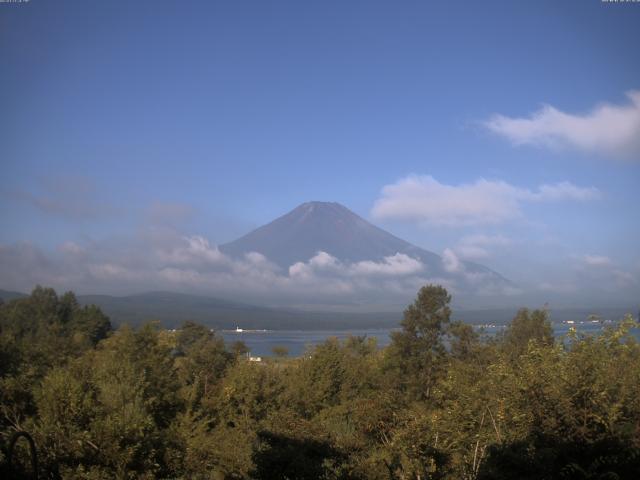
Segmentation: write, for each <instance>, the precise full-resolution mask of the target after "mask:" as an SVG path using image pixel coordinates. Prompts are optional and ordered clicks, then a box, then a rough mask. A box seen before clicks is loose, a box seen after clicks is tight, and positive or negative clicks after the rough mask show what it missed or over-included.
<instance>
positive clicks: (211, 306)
mask: <svg viewBox="0 0 640 480" xmlns="http://www.w3.org/2000/svg"><path fill="white" fill-rule="evenodd" d="M27 296H28V295H26V294H24V293H20V292H13V291H8V290H0V299H2V300H3V301H5V302H7V301H10V300H14V299H17V298H24V297H27ZM78 301H79V302H80V303H81V304H82V305H89V304H95V305H98V306H99V307H100V308H101V309H102V310H103V311H104V312H105V313H106V314H107V315H108V316H109V318H110V319H111V321H112V322H113V323H114V324H115V325H122V324H129V325H132V326H137V325H141V324H142V323H145V322H147V321H150V320H158V321H160V323H161V324H162V325H163V326H164V327H166V328H175V327H178V326H180V325H181V324H182V323H183V322H184V321H185V320H192V321H195V322H198V323H201V324H204V325H207V326H209V327H211V328H216V329H233V328H235V327H237V326H239V327H241V328H246V329H262V328H266V329H270V330H285V329H286V330H349V329H358V328H393V327H397V326H398V325H399V323H400V319H401V318H402V312H401V309H398V311H397V312H393V311H387V312H374V313H347V312H316V311H310V312H306V311H300V310H287V309H272V308H266V307H260V306H255V305H247V304H242V303H236V302H231V301H228V300H222V299H218V298H212V297H204V296H198V295H188V294H182V293H173V292H149V293H142V294H137V295H128V296H121V297H119V296H111V295H79V296H78ZM516 312H517V309H516V308H494V309H482V310H480V309H476V310H459V309H454V310H453V313H452V319H454V320H462V321H464V322H467V323H471V324H487V323H494V324H505V323H508V322H510V321H511V319H512V318H513V317H514V316H515V314H516ZM627 313H637V312H634V311H633V310H632V309H630V308H560V309H552V310H551V312H550V318H551V320H552V321H553V322H563V321H566V320H576V321H579V320H586V319H587V317H588V316H589V315H590V314H596V315H599V316H600V317H601V318H602V319H603V320H607V319H610V320H618V319H620V318H622V317H623V316H624V315H625V314H627Z"/></svg>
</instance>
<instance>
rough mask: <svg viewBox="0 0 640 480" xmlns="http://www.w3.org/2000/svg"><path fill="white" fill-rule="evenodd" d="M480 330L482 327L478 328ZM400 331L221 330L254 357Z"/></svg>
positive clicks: (590, 329) (492, 330) (557, 327)
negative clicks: (275, 350) (282, 349)
mask: <svg viewBox="0 0 640 480" xmlns="http://www.w3.org/2000/svg"><path fill="white" fill-rule="evenodd" d="M571 327H575V328H576V330H578V332H580V333H589V334H597V333H599V332H601V331H602V328H603V326H602V325H601V324H600V323H579V324H573V325H572V324H567V323H557V324H554V325H553V331H554V333H555V335H556V336H557V337H560V336H562V335H565V334H567V333H568V332H569V329H570V328H571ZM476 328H478V329H479V328H480V327H476ZM504 328H505V327H504V326H503V325H490V326H484V327H483V329H484V332H485V334H487V335H495V334H496V333H498V332H500V331H501V330H502V329H504ZM394 330H398V329H391V328H379V329H375V328H374V329H354V330H315V331H314V330H312V331H309V330H267V331H244V332H240V333H237V332H234V331H220V332H218V333H219V334H221V335H222V337H223V338H224V341H225V343H233V342H236V341H238V340H240V341H242V342H244V343H245V344H246V345H247V347H249V350H250V351H251V355H252V356H259V357H265V356H271V355H273V353H272V349H273V347H276V346H282V347H286V348H287V349H288V350H289V356H293V357H297V356H300V355H302V354H303V353H304V351H305V350H306V349H307V348H309V347H311V346H314V345H318V344H320V343H322V342H324V341H325V340H326V339H327V338H329V337H336V338H338V339H340V340H342V339H345V338H347V337H349V336H361V337H362V336H366V337H367V338H375V339H376V340H377V342H378V346H379V347H385V346H387V345H388V344H389V342H390V341H391V338H390V336H389V334H390V333H391V332H392V331H394ZM634 335H635V336H636V338H639V339H640V331H639V330H638V329H636V330H635V331H634Z"/></svg>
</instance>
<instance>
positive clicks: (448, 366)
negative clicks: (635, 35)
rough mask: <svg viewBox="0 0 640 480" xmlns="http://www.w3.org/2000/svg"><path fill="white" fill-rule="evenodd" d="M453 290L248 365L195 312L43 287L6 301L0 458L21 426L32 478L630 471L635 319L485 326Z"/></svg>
mask: <svg viewBox="0 0 640 480" xmlns="http://www.w3.org/2000/svg"><path fill="white" fill-rule="evenodd" d="M449 303H450V296H449V295H448V294H447V292H446V290H444V289H443V288H441V287H438V286H427V287H424V288H422V289H421V290H420V292H419V293H418V296H417V298H416V300H415V302H414V303H413V304H412V305H410V306H409V307H408V308H407V309H406V310H405V312H404V318H403V320H402V324H401V327H402V328H401V330H400V331H398V332H396V333H393V335H392V341H391V344H390V345H389V346H388V347H387V348H384V349H379V348H378V347H377V345H376V344H375V341H374V340H373V339H369V338H363V337H351V338H348V339H347V340H345V341H344V342H339V341H337V340H335V339H329V340H327V341H326V342H325V343H324V344H321V345H318V346H316V347H315V348H313V349H311V350H309V351H308V352H307V353H306V354H305V355H304V356H302V357H299V358H292V359H287V358H278V359H269V360H267V361H265V362H262V363H254V362H249V361H247V360H246V357H245V355H244V353H245V352H246V349H245V348H244V346H243V345H242V344H239V343H237V344H233V345H225V343H224V342H223V340H222V339H221V338H220V337H219V336H217V335H215V334H213V333H211V332H210V331H209V330H208V329H207V328H205V327H203V326H200V325H197V324H194V323H186V324H184V325H183V327H182V328H181V329H180V330H179V331H178V332H175V333H172V332H169V331H167V330H163V329H161V328H159V326H158V325H157V324H147V325H145V326H143V327H140V328H139V329H137V330H134V329H131V328H128V327H121V328H119V329H118V330H116V331H114V330H113V329H112V328H111V325H110V323H109V319H108V318H107V317H106V316H105V315H104V314H103V313H102V312H101V311H100V310H99V309H98V308H96V307H81V306H79V305H78V302H77V300H76V298H75V296H74V295H73V294H72V293H66V294H64V295H62V296H57V295H56V293H55V292H54V291H53V290H51V289H46V288H41V287H38V288H36V289H35V290H34V291H33V292H32V294H31V296H30V297H28V298H24V299H17V300H12V301H10V302H7V303H4V304H0V329H1V330H0V407H1V412H0V431H1V434H2V438H0V445H2V453H1V454H0V465H2V468H3V469H4V470H0V471H1V472H3V473H6V472H8V470H7V468H8V467H7V461H6V460H7V459H6V448H7V444H8V442H9V438H10V436H11V435H12V433H13V432H15V431H27V432H29V433H30V435H31V436H32V437H33V439H34V440H35V443H36V446H37V451H38V458H39V470H40V472H39V473H40V478H70V479H76V478H77V479H80V478H82V479H113V478H119V479H125V478H149V479H151V478H180V479H209V478H211V479H236V478H238V479H241V478H256V479H373V480H375V479H380V480H382V479H416V480H417V479H421V480H424V479H469V480H471V479H555V478H567V479H592V478H593V479H637V478H640V345H639V344H638V343H637V341H636V340H635V338H634V337H633V335H631V334H630V329H631V328H635V327H637V325H636V324H635V323H634V321H633V319H632V318H631V317H630V316H629V317H627V318H626V319H625V320H624V321H622V322H620V324H619V325H617V326H616V327H615V328H610V329H606V330H604V331H603V333H602V334H601V335H598V336H582V335H580V334H577V333H575V332H574V333H571V334H570V335H569V336H568V337H566V338H564V339H561V340H554V336H553V331H552V329H551V325H550V323H549V321H548V319H547V315H546V313H545V312H544V311H532V312H530V311H527V310H522V311H520V312H519V313H518V314H517V316H516V317H515V318H514V319H513V321H512V322H511V324H510V325H509V326H508V328H507V329H506V330H505V332H504V334H502V335H500V336H499V337H492V338H483V337H481V336H479V335H478V334H477V333H476V332H475V331H474V330H473V329H472V328H471V327H470V326H468V325H466V324H464V323H460V322H452V321H451V320H450V315H451V312H450V309H449ZM18 454H22V455H23V456H26V453H25V452H20V451H19V452H18ZM18 457H20V455H18ZM18 460H20V458H18ZM22 461H23V462H24V463H26V459H25V458H23V459H22ZM18 463H19V462H18ZM25 469H26V470H28V466H27V467H25Z"/></svg>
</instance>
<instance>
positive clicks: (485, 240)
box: [454, 233, 512, 260]
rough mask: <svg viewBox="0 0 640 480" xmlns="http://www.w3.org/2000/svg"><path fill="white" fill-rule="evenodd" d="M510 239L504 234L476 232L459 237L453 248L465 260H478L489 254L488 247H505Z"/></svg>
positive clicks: (509, 243) (509, 242)
mask: <svg viewBox="0 0 640 480" xmlns="http://www.w3.org/2000/svg"><path fill="white" fill-rule="evenodd" d="M511 243H512V242H511V239H509V238H507V237H505V236H504V235H486V234H482V233H476V234H473V235H467V236H464V237H462V238H461V239H460V241H459V242H458V244H457V245H456V246H455V248H454V250H455V252H456V254H458V255H459V256H460V257H462V258H465V259H467V260H479V259H483V258H487V257H489V256H490V249H492V248H494V247H507V246H509V245H511Z"/></svg>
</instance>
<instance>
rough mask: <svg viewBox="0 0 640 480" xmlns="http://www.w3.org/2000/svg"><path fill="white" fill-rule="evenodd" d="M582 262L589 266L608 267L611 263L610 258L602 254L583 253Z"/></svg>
mask: <svg viewBox="0 0 640 480" xmlns="http://www.w3.org/2000/svg"><path fill="white" fill-rule="evenodd" d="M583 260H584V263H586V264H587V265H589V266H591V267H608V266H610V265H611V263H612V262H611V259H610V258H609V257H605V256H602V255H585V256H584V257H583Z"/></svg>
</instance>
